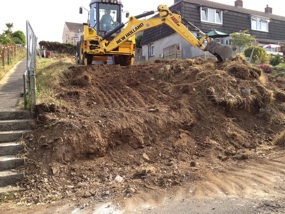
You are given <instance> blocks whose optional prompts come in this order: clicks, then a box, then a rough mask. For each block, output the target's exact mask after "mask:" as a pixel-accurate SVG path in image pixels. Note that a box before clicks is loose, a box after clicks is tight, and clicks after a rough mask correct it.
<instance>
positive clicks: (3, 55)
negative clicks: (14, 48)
mask: <svg viewBox="0 0 285 214" xmlns="http://www.w3.org/2000/svg"><path fill="white" fill-rule="evenodd" d="M5 48H6V47H5V46H4V47H3V50H2V65H3V67H5Z"/></svg>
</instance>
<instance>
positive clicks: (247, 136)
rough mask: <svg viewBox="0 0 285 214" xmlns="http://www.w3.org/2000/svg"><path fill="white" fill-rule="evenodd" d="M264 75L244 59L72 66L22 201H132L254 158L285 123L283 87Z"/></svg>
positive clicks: (44, 127)
mask: <svg viewBox="0 0 285 214" xmlns="http://www.w3.org/2000/svg"><path fill="white" fill-rule="evenodd" d="M261 75H262V73H261V70H259V69H256V68H254V67H252V66H251V65H250V64H248V63H247V62H246V61H244V60H243V59H242V58H240V57H236V58H233V59H232V60H231V61H228V62H224V63H217V62H215V61H211V60H209V61H205V60H202V59H196V60H192V59H189V60H171V61H156V62H154V63H150V64H141V65H134V66H130V67H121V66H118V65H91V66H74V67H71V68H70V69H69V70H68V71H66V72H65V73H64V74H63V77H62V82H61V85H59V86H58V89H57V91H58V93H57V94H56V99H57V100H58V103H56V104H53V105H46V104H45V105H44V104H41V105H38V106H37V107H36V119H37V126H36V129H35V130H34V132H33V133H32V134H31V135H29V136H27V137H26V145H27V157H28V159H27V164H26V169H25V170H26V174H27V179H26V181H25V182H23V183H22V184H21V185H22V186H24V187H25V188H27V189H28V190H29V191H26V192H25V193H24V195H23V196H22V199H21V200H22V201H28V202H46V201H52V200H57V199H59V198H66V197H68V198H76V197H87V198H89V197H91V198H97V199H100V200H104V199H107V198H114V197H116V196H122V197H130V196H132V195H133V194H135V193H137V192H140V191H146V190H148V189H157V188H168V187H172V186H176V185H183V184H184V183H187V182H191V181H195V180H196V179H199V180H201V179H203V173H205V172H206V170H207V168H208V167H209V166H210V165H211V164H214V163H215V162H217V161H231V160H235V161H238V160H243V159H244V158H250V157H251V156H250V155H251V152H253V151H254V149H256V148H257V147H259V146H261V145H272V141H273V139H274V138H275V134H276V133H279V132H281V131H283V127H284V110H285V108H284V103H283V102H284V99H283V98H282V99H281V98H280V97H282V96H281V95H282V89H280V88H278V87H277V86H276V84H275V83H274V82H273V81H270V82H268V83H262V82H261V81H260V76H261ZM280 94H281V95H280ZM283 96H284V95H283ZM277 97H279V99H276V98H277ZM39 192H40V194H39Z"/></svg>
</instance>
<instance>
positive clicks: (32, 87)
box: [23, 21, 37, 113]
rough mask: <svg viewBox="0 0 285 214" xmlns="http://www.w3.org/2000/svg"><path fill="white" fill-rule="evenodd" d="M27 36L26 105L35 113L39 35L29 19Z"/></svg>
mask: <svg viewBox="0 0 285 214" xmlns="http://www.w3.org/2000/svg"><path fill="white" fill-rule="evenodd" d="M26 38H27V70H26V71H25V73H24V75H23V80H24V107H25V109H30V110H31V112H32V113H33V111H34V107H35V105H36V57H37V37H36V34H35V33H34V31H33V28H32V26H31V24H30V23H29V21H27V22H26Z"/></svg>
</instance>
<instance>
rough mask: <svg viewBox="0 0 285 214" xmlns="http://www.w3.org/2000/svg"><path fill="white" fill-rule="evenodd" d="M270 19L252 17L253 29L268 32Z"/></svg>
mask: <svg viewBox="0 0 285 214" xmlns="http://www.w3.org/2000/svg"><path fill="white" fill-rule="evenodd" d="M268 26H269V19H264V18H259V17H251V29H252V30H257V31H263V32H268V29H269V27H268Z"/></svg>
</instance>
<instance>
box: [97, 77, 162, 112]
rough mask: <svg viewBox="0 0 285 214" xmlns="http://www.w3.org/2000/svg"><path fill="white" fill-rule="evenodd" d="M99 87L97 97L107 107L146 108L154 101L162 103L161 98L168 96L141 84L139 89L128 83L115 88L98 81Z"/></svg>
mask: <svg viewBox="0 0 285 214" xmlns="http://www.w3.org/2000/svg"><path fill="white" fill-rule="evenodd" d="M97 87H98V90H97V91H96V96H97V99H98V100H99V102H100V103H101V105H103V106H104V107H105V108H146V107H149V106H151V105H153V104H154V103H155V104H156V105H157V104H162V102H161V101H160V100H159V99H160V98H161V97H165V96H166V95H164V94H161V93H160V92H159V91H157V90H156V89H154V88H151V87H148V86H146V85H142V86H140V88H139V89H138V88H131V87H129V86H126V85H124V86H122V87H121V88H115V87H112V86H111V85H110V87H106V85H105V84H102V83H99V82H97Z"/></svg>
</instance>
